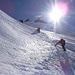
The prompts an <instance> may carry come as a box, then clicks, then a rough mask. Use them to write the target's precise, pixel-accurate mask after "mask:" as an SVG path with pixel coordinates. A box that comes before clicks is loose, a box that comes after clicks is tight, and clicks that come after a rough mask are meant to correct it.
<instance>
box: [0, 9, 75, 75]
mask: <svg viewBox="0 0 75 75" xmlns="http://www.w3.org/2000/svg"><path fill="white" fill-rule="evenodd" d="M35 30H36V28H34V27H31V26H28V25H26V24H23V23H20V22H19V21H17V20H15V19H13V18H11V17H10V16H8V15H7V14H6V13H4V12H2V11H1V10H0V66H1V67H0V74H1V75H74V74H75V67H74V66H75V50H74V49H75V39H74V37H72V36H65V35H62V34H57V33H54V32H50V31H45V30H41V32H40V33H37V34H32V33H33V32H34V31H35ZM61 38H64V39H65V40H66V49H67V52H65V53H64V52H63V49H62V48H56V47H55V46H54V44H55V43H57V42H58V41H59V40H60V39H61ZM59 46H60V45H59ZM70 46H71V47H70Z"/></svg>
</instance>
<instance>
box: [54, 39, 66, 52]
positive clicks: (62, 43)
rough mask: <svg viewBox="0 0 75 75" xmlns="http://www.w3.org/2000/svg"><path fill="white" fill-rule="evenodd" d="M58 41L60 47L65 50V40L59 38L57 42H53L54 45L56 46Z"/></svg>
mask: <svg viewBox="0 0 75 75" xmlns="http://www.w3.org/2000/svg"><path fill="white" fill-rule="evenodd" d="M59 43H61V46H62V48H63V49H64V51H66V49H65V40H64V39H61V40H60V41H59V42H58V43H57V44H55V46H57V45H58V44H59Z"/></svg>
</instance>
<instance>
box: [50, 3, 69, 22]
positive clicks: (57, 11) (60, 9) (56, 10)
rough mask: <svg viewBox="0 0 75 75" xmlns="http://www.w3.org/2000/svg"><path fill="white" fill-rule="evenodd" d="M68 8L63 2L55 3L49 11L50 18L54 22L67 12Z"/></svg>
mask: <svg viewBox="0 0 75 75" xmlns="http://www.w3.org/2000/svg"><path fill="white" fill-rule="evenodd" d="M67 11H68V8H67V6H66V4H65V3H61V2H59V3H57V4H56V5H55V6H54V7H53V9H52V11H51V12H50V14H49V15H50V18H51V20H53V21H54V22H59V20H60V18H62V17H63V16H65V15H66V14H67Z"/></svg>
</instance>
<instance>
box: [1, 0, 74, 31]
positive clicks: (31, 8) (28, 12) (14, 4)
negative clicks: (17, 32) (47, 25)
mask: <svg viewBox="0 0 75 75" xmlns="http://www.w3.org/2000/svg"><path fill="white" fill-rule="evenodd" d="M58 1H64V2H67V1H70V0H58ZM53 2H54V1H53V0H0V9H1V10H2V11H4V12H5V13H7V14H8V15H10V16H11V17H13V18H14V19H17V20H20V19H23V20H25V19H28V18H29V19H30V20H32V21H34V20H35V19H36V18H37V17H36V16H39V15H41V16H42V19H44V20H46V21H47V18H48V15H47V13H46V12H48V10H51V6H52V5H51V4H52V3H53ZM68 7H69V11H68V16H67V18H66V19H64V21H65V20H66V21H65V23H62V24H65V25H66V27H68V28H69V29H70V27H71V26H73V27H71V28H72V29H73V30H75V16H74V15H75V0H72V1H71V3H69V4H68ZM71 17H72V18H71ZM72 29H71V30H72Z"/></svg>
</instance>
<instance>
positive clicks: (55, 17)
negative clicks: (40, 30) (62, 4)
mask: <svg viewBox="0 0 75 75" xmlns="http://www.w3.org/2000/svg"><path fill="white" fill-rule="evenodd" d="M61 17H62V12H61V10H60V9H59V8H58V7H56V8H53V10H52V12H51V13H50V18H51V19H52V20H53V21H54V22H58V21H59V19H60V18H61Z"/></svg>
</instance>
